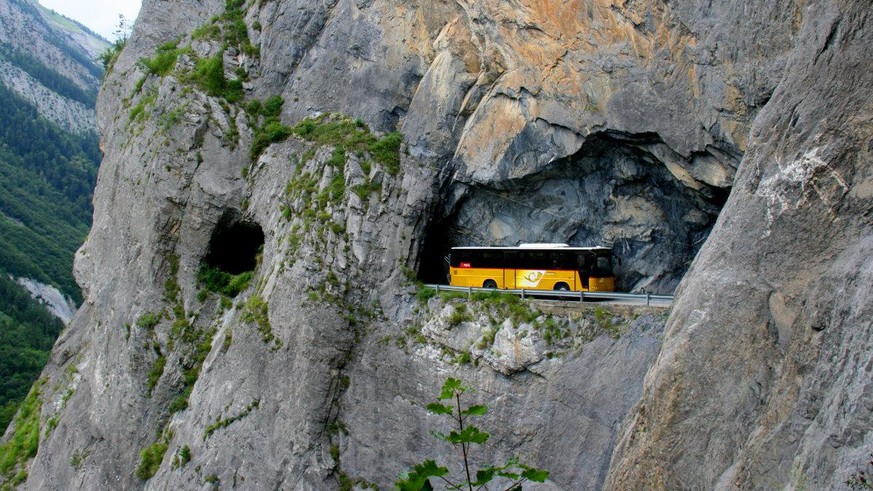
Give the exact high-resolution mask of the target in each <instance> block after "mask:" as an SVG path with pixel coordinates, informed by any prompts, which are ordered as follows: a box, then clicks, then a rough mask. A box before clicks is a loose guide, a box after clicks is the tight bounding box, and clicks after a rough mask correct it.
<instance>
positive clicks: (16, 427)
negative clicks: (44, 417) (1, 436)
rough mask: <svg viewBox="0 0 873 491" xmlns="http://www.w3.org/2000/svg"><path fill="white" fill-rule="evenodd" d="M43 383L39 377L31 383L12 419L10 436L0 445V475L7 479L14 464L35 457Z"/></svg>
mask: <svg viewBox="0 0 873 491" xmlns="http://www.w3.org/2000/svg"><path fill="white" fill-rule="evenodd" d="M43 384H45V379H39V380H37V381H36V382H35V383H34V384H33V387H32V388H31V389H30V393H28V394H27V397H26V398H25V399H24V401H23V402H22V403H21V405H20V406H19V407H18V414H17V415H16V416H15V419H14V420H13V421H12V427H13V430H12V435H11V437H10V438H9V439H8V440H6V442H4V443H3V444H2V445H0V476H5V477H6V478H7V479H8V478H11V477H12V475H11V473H12V471H14V470H15V468H16V466H18V465H20V464H24V463H25V462H27V461H28V460H30V459H32V458H33V457H35V456H36V452H37V450H38V449H39V431H40V428H39V424H40V412H41V411H42V400H41V396H42V386H43Z"/></svg>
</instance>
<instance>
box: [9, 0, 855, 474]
mask: <svg viewBox="0 0 873 491" xmlns="http://www.w3.org/2000/svg"><path fill="white" fill-rule="evenodd" d="M242 4H243V2H235V1H228V2H227V3H226V4H225V3H224V2H219V1H217V0H210V1H205V2H201V1H196V2H195V1H193V0H181V1H178V2H174V3H172V5H168V4H167V3H166V2H160V1H157V0H147V1H146V2H145V3H144V5H143V10H142V12H141V14H140V19H138V21H137V24H136V26H135V28H134V32H133V35H132V37H131V39H130V40H129V42H128V44H127V47H126V48H125V50H124V51H123V52H122V53H121V55H120V57H119V58H118V60H117V61H116V63H115V65H114V68H113V70H112V72H111V73H110V74H109V75H108V77H107V79H106V82H105V83H104V86H103V89H102V92H101V96H100V106H99V108H98V109H99V110H98V121H99V126H100V129H101V134H102V137H103V146H104V149H105V154H106V157H105V160H104V162H103V165H102V167H101V173H100V177H99V181H98V186H97V191H96V194H95V217H94V226H93V228H92V231H91V234H90V235H89V238H88V241H87V243H86V244H85V245H84V246H83V247H82V249H81V250H80V251H79V254H78V257H77V261H76V273H77V277H78V279H79V281H80V283H81V284H82V286H83V288H84V290H85V292H86V294H85V297H86V302H85V304H84V305H83V306H82V308H81V309H80V310H79V312H78V313H77V315H76V317H75V319H74V320H73V323H72V324H71V327H70V328H69V329H68V330H67V331H66V332H65V333H64V334H63V336H62V338H61V339H60V340H59V341H58V344H57V346H56V347H55V351H54V353H53V356H52V360H51V362H50V365H49V367H48V368H47V369H46V372H45V374H44V376H45V377H46V379H47V380H48V381H49V382H51V383H46V384H44V385H43V386H42V392H41V399H40V400H41V401H42V418H43V421H44V422H45V421H53V424H52V425H50V428H49V430H47V431H45V432H44V434H45V435H46V436H44V438H43V439H42V441H41V444H40V450H39V453H38V454H37V455H36V457H35V459H34V460H33V461H32V462H31V463H29V464H28V465H29V468H28V479H27V482H26V484H25V487H26V488H31V489H45V488H50V489H55V488H77V487H78V488H83V489H93V488H106V487H109V488H134V487H146V488H152V489H164V488H191V487H197V486H205V485H207V484H215V483H220V485H221V486H224V487H231V488H241V489H267V488H271V489H272V488H283V489H300V490H304V489H336V488H340V487H343V488H345V489H348V487H349V486H354V485H357V486H358V488H359V489H360V488H361V487H363V486H365V485H367V484H376V485H378V486H380V487H389V486H390V485H391V483H392V482H393V480H394V478H395V476H396V474H397V472H400V471H401V470H403V469H404V468H406V467H407V466H408V465H410V464H412V463H414V462H418V461H421V460H423V459H424V458H427V457H431V456H434V455H441V454H446V453H448V449H443V448H438V447H433V446H431V445H429V444H428V443H429V442H428V438H427V437H428V435H427V431H428V430H429V429H431V428H432V425H433V424H434V419H433V418H432V417H430V416H429V415H428V413H427V412H426V411H425V410H424V409H423V406H424V405H425V404H426V403H428V402H431V400H432V398H433V395H434V394H435V393H436V392H437V390H438V387H439V386H440V384H441V382H442V380H444V379H445V377H447V376H450V375H455V376H460V377H461V378H462V379H464V380H467V381H469V383H470V384H471V385H475V386H477V387H479V388H480V393H479V395H478V396H477V397H481V401H482V402H484V403H485V404H488V405H489V406H491V407H492V409H493V411H492V413H491V415H490V416H489V419H488V420H487V423H488V427H489V428H491V429H493V433H494V437H493V439H492V443H493V446H491V447H490V448H489V450H487V452H486V454H484V455H483V456H482V458H483V459H488V460H490V459H491V458H493V459H494V460H501V459H503V458H506V457H509V456H512V455H518V456H520V457H521V458H522V460H524V461H527V462H529V463H531V464H532V465H536V466H541V467H547V468H549V469H551V470H552V471H553V474H552V477H551V479H550V481H549V482H548V483H546V484H544V485H543V487H542V489H568V490H569V489H597V488H601V487H603V486H607V487H612V488H618V489H620V488H634V487H638V485H639V483H648V484H650V485H651V486H652V487H658V486H661V487H667V488H684V487H697V486H698V485H699V486H700V487H704V488H710V487H731V486H734V485H739V486H740V487H744V488H768V487H772V486H773V484H772V482H773V480H776V482H778V483H780V484H781V483H787V482H789V478H796V481H794V483H795V486H797V487H800V485H801V484H802V483H805V482H814V483H815V484H816V485H822V486H836V485H837V484H838V483H840V482H843V481H844V480H845V477H846V474H847V473H848V472H850V470H849V467H847V466H848V465H849V464H850V462H853V461H854V459H856V458H857V457H858V456H859V455H861V453H862V450H861V446H862V442H863V441H864V439H865V438H866V439H867V440H866V441H867V444H868V445H869V434H870V427H871V425H870V421H869V417H870V411H869V404H868V403H869V397H868V396H869V394H867V392H869V381H868V379H869V377H865V376H864V374H865V373H866V372H865V369H863V368H861V367H864V366H865V365H864V364H865V363H867V355H864V356H861V355H862V354H864V353H868V352H869V348H868V347H867V343H868V341H866V340H867V339H868V338H869V336H868V335H867V333H868V331H869V320H863V319H869V316H867V317H865V316H864V314H869V312H866V310H869V309H868V308H867V305H869V302H865V301H864V300H865V298H866V297H864V295H866V294H867V292H868V291H869V286H868V285H869V284H870V282H869V278H868V276H869V275H867V273H865V271H867V269H869V265H868V264H867V262H865V261H867V259H868V258H869V253H868V252H867V251H868V250H869V249H868V247H869V244H868V243H867V242H869V241H866V239H862V240H859V239H858V237H865V234H868V233H869V206H867V207H866V208H865V206H866V205H865V204H864V203H866V202H868V201H869V198H870V196H869V194H870V189H871V185H870V183H869V182H868V181H869V169H867V167H866V166H864V165H863V164H864V163H866V162H869V157H870V151H871V148H870V143H869V142H870V141H871V140H870V134H869V131H870V128H871V126H870V124H869V122H870V119H869V117H870V116H869V113H868V112H865V111H869V108H870V107H871V105H870V103H869V102H870V100H869V99H870V93H871V92H870V90H869V89H870V84H869V78H865V77H869V74H868V73H866V72H865V71H864V70H862V69H860V67H862V66H863V65H864V62H865V60H869V57H867V58H865V57H864V56H865V53H864V52H863V47H864V46H865V43H866V45H869V38H870V33H871V28H870V25H869V14H870V13H869V5H866V6H865V5H864V3H863V0H861V1H858V2H856V3H854V4H852V8H849V9H846V8H844V6H843V5H840V6H837V5H833V4H829V3H827V2H811V3H809V4H808V5H803V6H802V5H800V4H797V3H794V2H787V1H786V2H769V1H767V2H765V1H760V2H751V3H750V2H732V1H731V2H721V3H718V4H717V5H713V4H712V2H694V1H683V2H679V3H669V4H664V3H662V2H654V1H646V0H642V1H635V2H624V3H619V2H613V1H607V0H594V1H588V2H581V1H570V2H558V1H546V2H512V3H508V2H499V1H490V0H486V1H482V2H466V1H457V2H442V1H437V2H400V1H378V0H377V1H343V0H331V1H327V2H322V3H316V4H313V3H312V2H297V1H281V2H255V3H253V4H251V5H249V4H248V3H246V5H245V6H243V5H242ZM241 23H244V24H245V25H246V26H247V29H246V32H245V33H244V34H243V33H241V32H240V30H239V29H238V27H239V26H240V25H241ZM175 39H179V42H178V43H175V42H171V43H170V44H169V45H167V44H166V43H167V41H172V40H175ZM225 46H226V47H225ZM162 56H163V58H161V57H162ZM143 58H148V59H149V60H148V63H140V60H142V59H143ZM159 61H160V63H159ZM167 66H168V68H166V70H165V69H164V68H162V67H167ZM237 77H239V78H238V79H237ZM821 80H827V81H828V83H826V84H822V83H820V82H819V81H821ZM275 96H281V98H282V100H283V101H284V104H283V105H281V113H280V114H278V116H277V113H279V111H278V107H279V105H278V104H277V101H279V99H276V98H275ZM271 98H272V99H271ZM241 99H242V100H241ZM256 99H257V100H258V102H257V103H253V102H252V101H254V100H256ZM271 101H272V102H271ZM270 108H273V109H270ZM325 113H343V114H346V115H349V116H348V117H345V116H341V115H336V114H330V115H326V114H325ZM319 115H321V116H320V117H319ZM277 117H278V118H279V119H276V118H277ZM307 117H309V118H311V119H307V120H305V121H304V118H307ZM753 120H755V121H756V124H755V125H754V127H753V126H752V121H753ZM280 121H281V122H284V123H285V124H287V125H295V124H296V126H295V127H294V128H293V129H292V128H290V126H289V127H285V126H282V124H280ZM298 123H299V124H298ZM752 128H753V129H752ZM371 129H372V132H371ZM395 130H399V131H400V132H401V133H402V137H403V144H402V145H401V146H400V149H399V153H398V152H395V150H396V146H393V144H392V141H393V142H396V139H394V140H392V138H393V137H392V135H391V134H387V133H388V132H391V131H395ZM289 134H291V135H290V137H289ZM286 137H288V138H286ZM271 142H272V144H270V143H271ZM398 158H399V162H398ZM741 161H742V164H741V163H740V162H741ZM738 169H739V170H738ZM737 176H738V177H737ZM735 178H737V184H736V186H735V184H734V180H735ZM732 187H733V192H732V197H731V198H730V199H729V200H728V205H727V209H726V210H727V211H726V212H724V213H723V214H722V215H721V217H720V218H719V222H718V224H717V225H716V232H715V235H713V236H712V237H713V238H711V239H710V240H709V242H708V243H707V246H706V247H704V249H703V251H702V252H701V253H700V254H699V255H698V257H697V258H696V260H695V262H694V265H693V267H692V270H691V274H690V276H688V277H687V279H686V280H685V282H684V283H683V284H682V286H681V287H680V288H679V290H678V293H679V299H678V303H677V305H676V308H675V312H674V313H673V314H672V315H671V320H670V323H669V326H668V328H667V331H666V332H665V337H664V345H663V347H661V346H660V341H659V338H658V332H659V330H658V328H657V322H654V321H652V322H648V321H641V324H631V326H632V327H628V328H627V329H626V330H620V331H619V333H618V334H622V333H623V335H620V336H619V339H617V340H616V339H612V337H611V336H610V335H608V334H607V333H600V334H597V335H595V336H594V337H593V339H588V340H587V341H586V343H584V344H581V345H579V346H575V347H574V345H567V346H566V349H562V350H559V351H560V352H554V353H552V356H551V357H549V356H546V354H545V351H544V350H545V349H546V348H544V346H545V345H544V344H543V343H544V342H545V338H544V336H545V335H544V334H543V335H542V336H543V338H538V337H537V336H539V335H528V334H530V332H532V330H535V327H534V325H533V324H531V327H530V328H526V327H524V324H512V323H510V324H507V323H505V322H503V319H504V318H509V317H511V313H507V312H503V311H500V310H499V309H498V308H497V307H493V311H492V312H490V313H491V315H492V317H493V316H495V315H496V316H497V317H500V319H496V318H495V320H496V321H497V322H496V325H495V326H494V328H497V327H499V329H496V331H494V332H493V338H492V339H493V344H492V347H491V348H488V349H486V348H487V343H486V344H485V345H484V347H482V348H480V347H479V341H480V340H482V339H483V338H484V337H485V333H484V332H485V331H484V330H483V329H485V327H483V326H487V325H489V324H488V322H486V321H485V320H484V319H485V318H487V315H488V313H489V312H488V311H487V309H486V310H485V311H482V312H479V311H477V312H479V313H477V315H478V316H479V317H475V318H474V319H472V320H463V321H461V323H460V324H458V325H457V327H456V328H452V329H448V328H447V326H448V325H449V324H453V321H452V322H449V321H448V320H447V319H448V318H450V317H449V316H452V315H454V313H453V312H454V311H445V312H443V311H442V310H440V309H441V308H443V307H440V308H436V307H437V306H436V305H431V303H436V301H435V300H432V301H431V303H429V304H428V305H427V308H424V307H423V306H422V305H421V304H420V303H419V301H418V300H416V299H415V297H414V294H413V293H414V289H413V288H412V287H411V284H410V277H412V276H415V274H416V271H418V272H419V273H420V275H421V276H422V277H426V276H428V275H431V274H435V273H434V272H435V271H438V269H439V267H440V265H439V261H441V257H442V252H443V251H445V250H446V248H447V247H450V246H452V245H462V244H469V243H480V242H490V243H515V242H518V241H522V240H524V241H531V240H533V241H566V242H569V243H571V244H577V245H591V244H594V243H600V242H612V243H613V244H614V247H615V249H616V251H617V252H618V253H619V255H620V256H621V257H622V258H623V259H624V260H623V262H622V267H621V269H620V271H619V274H620V280H621V283H622V284H623V286H624V287H625V288H627V289H645V290H650V291H655V292H659V291H667V290H671V289H672V287H673V286H674V285H675V284H676V283H677V282H678V281H679V279H680V278H681V277H682V274H683V273H684V271H685V269H686V268H687V264H688V262H689V261H690V260H691V258H692V257H693V256H694V254H695V252H696V250H697V248H698V247H699V246H700V244H701V243H702V241H703V240H704V239H705V238H706V236H707V234H708V232H709V229H710V228H711V227H712V225H713V223H714V222H715V219H716V217H717V216H718V214H719V210H720V208H721V206H722V204H723V203H724V201H725V196H726V195H727V194H728V192H729V191H731V188H732ZM865 200H867V201H865ZM832 221H833V222H832ZM227 230H248V231H252V232H251V233H252V234H253V236H254V237H257V236H258V233H256V232H254V231H260V233H261V234H262V236H261V237H260V239H261V240H262V241H263V246H262V248H261V249H260V250H259V252H257V253H256V254H254V257H251V258H249V259H250V260H251V262H252V264H256V269H255V270H254V277H253V279H252V281H251V282H250V283H248V284H247V286H246V287H245V288H243V289H242V291H241V292H240V293H238V294H237V295H236V297H235V298H234V299H233V300H229V299H226V298H225V299H222V298H221V296H220V295H218V294H216V293H210V292H209V291H208V290H204V283H203V281H200V280H198V278H197V277H198V271H201V270H202V268H203V264H204V262H206V263H208V262H209V261H207V259H208V258H212V257H217V256H220V255H221V254H219V253H218V252H219V250H221V249H222V248H224V247H230V246H228V245H223V244H224V243H223V242H222V240H220V237H225V236H228V235H229V234H228V232H227ZM820 230H821V231H828V232H829V233H828V239H830V240H829V241H827V242H825V241H822V242H820V243H810V242H809V240H808V239H809V238H810V237H811V236H813V233H812V232H814V231H820ZM230 235H232V234H230ZM255 243H256V244H257V243H258V241H257V240H256V241H255ZM230 250H233V249H230ZM224 252H227V251H224ZM865 268H866V269H865ZM847 272H851V276H849V278H850V279H849V280H848V282H846V281H842V278H843V276H842V275H843V274H844V273H847ZM865 275H866V276H865ZM201 279H202V277H201ZM831 285H834V286H831ZM836 285H839V288H843V290H842V291H843V292H844V293H846V294H847V295H846V294H841V293H839V292H838V291H837V289H836V288H837V286H836ZM850 298H852V299H858V300H860V301H851V302H850V300H849V299H850ZM456 303H457V302H456ZM454 305H455V304H454V303H453V304H451V306H449V307H445V308H448V309H457V307H456V306H454ZM471 305H475V303H473V304H471ZM471 308H472V307H471ZM477 308H478V307H477ZM865 309H866V310H865ZM601 315H602V314H601ZM455 319H456V320H457V318H455ZM530 322H533V321H530ZM543 322H544V323H545V322H546V321H545V320H544V321H543ZM863 322H866V324H863V326H865V327H863V328H862V329H857V328H856V327H855V326H857V325H860V324H859V323H863ZM543 325H544V326H545V324H543ZM568 325H569V324H568ZM573 325H574V326H576V324H573ZM580 326H581V324H580ZM808 327H809V328H808ZM812 328H814V329H812ZM582 330H584V329H582V327H578V328H577V327H574V328H572V329H570V328H568V331H567V332H569V333H571V334H572V333H577V332H581V331H582ZM523 331H527V332H525V333H524V334H522V332H523ZM561 332H564V331H563V330H562V331H561ZM575 335H576V334H573V336H575ZM568 336H569V334H568ZM571 337H572V336H571ZM410 338H411V339H412V340H414V342H413V341H410ZM559 345H560V344H559ZM659 349H660V352H659ZM658 352H659V353H660V354H659V355H657V360H655V357H656V353H658ZM855 355H858V356H855ZM459 360H460V362H461V363H460V364H459ZM464 360H471V361H472V360H476V361H478V362H479V364H478V365H476V364H472V365H470V364H464V363H463V361H464ZM839 360H843V361H845V362H846V363H849V362H851V363H852V364H853V365H852V366H857V367H858V370H857V371H852V370H848V371H843V370H842V369H841V368H840V367H841V365H840V364H841V363H842V362H841V361H839ZM647 372H648V374H647V375H646V373H647ZM70 374H75V376H71V375H70ZM644 379H645V387H646V391H645V393H644V395H643V397H642V399H640V398H639V397H640V393H641V392H640V391H641V387H642V384H643V380H644ZM843 383H849V384H851V387H852V389H851V390H849V391H847V390H846V389H845V386H844V385H843ZM634 404H636V406H635V409H634V410H633V411H631V410H630V408H631V407H632V406H634ZM865 404H867V406H865ZM860 407H866V408H867V411H866V412H864V411H862V410H860V409H856V408H860ZM626 415H628V419H627V420H626V421H625V416H626ZM623 421H625V423H624V424H623V423H622V422H623ZM43 425H44V426H46V424H45V423H43ZM47 428H48V427H47ZM709 428H711V431H708V432H706V433H704V432H702V431H701V429H709ZM13 432H14V429H11V430H10V433H9V434H7V436H6V438H7V439H8V438H10V437H11V434H12V433H13ZM619 432H621V434H620V436H621V439H620V444H619V445H618V448H617V451H616V453H615V454H614V455H613V449H614V448H615V447H616V442H619V440H618V438H619ZM828 446H829V447H828ZM825 449H826V450H827V451H825ZM771 464H772V465H771ZM22 465H24V464H22ZM794 469H796V470H794ZM644 487H645V486H644ZM816 487H818V486H816Z"/></svg>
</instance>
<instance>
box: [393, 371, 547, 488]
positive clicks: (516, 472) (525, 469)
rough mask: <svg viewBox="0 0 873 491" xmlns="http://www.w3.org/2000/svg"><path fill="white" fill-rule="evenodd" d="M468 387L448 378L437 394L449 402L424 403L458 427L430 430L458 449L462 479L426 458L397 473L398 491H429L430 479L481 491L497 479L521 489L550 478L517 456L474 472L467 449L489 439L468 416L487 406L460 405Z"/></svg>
mask: <svg viewBox="0 0 873 491" xmlns="http://www.w3.org/2000/svg"><path fill="white" fill-rule="evenodd" d="M469 390H470V388H469V387H465V386H464V385H462V384H461V381H460V380H459V379H456V378H449V379H447V380H446V382H445V384H443V388H442V392H441V393H440V395H439V397H438V400H439V401H449V404H443V403H441V402H435V403H431V404H428V405H427V410H428V411H430V412H432V413H434V414H439V415H443V416H447V417H449V418H451V419H452V420H453V422H454V425H455V426H456V427H457V430H453V431H451V432H450V433H449V434H448V435H446V434H444V433H440V432H433V435H434V436H435V437H437V438H439V439H440V440H444V441H447V442H449V443H451V444H452V445H454V446H455V447H456V448H459V449H460V451H461V458H462V460H463V466H464V474H465V475H464V476H463V479H462V480H458V479H456V478H452V477H451V476H449V470H448V468H447V467H445V466H441V465H438V464H437V463H436V462H435V461H434V460H425V461H424V462H422V463H420V464H418V465H415V466H414V467H413V468H412V470H411V471H409V472H406V473H404V474H402V475H400V477H399V479H398V480H397V482H396V483H395V486H396V487H397V489H399V490H400V491H419V490H432V489H434V488H433V483H432V482H431V478H434V479H437V480H438V481H437V482H439V481H442V482H443V484H444V485H445V489H451V490H464V489H466V490H468V491H474V490H477V491H478V490H480V489H486V490H487V489H488V487H487V485H488V484H489V483H491V482H492V481H494V480H495V479H498V480H499V481H501V482H504V483H507V482H508V485H507V486H506V487H505V488H503V489H504V491H521V489H522V487H521V486H522V484H524V483H525V482H528V481H530V482H544V481H545V480H546V479H548V477H549V471H546V470H542V469H536V468H533V467H530V466H527V465H525V464H522V463H520V462H519V461H518V460H517V459H515V458H513V459H510V460H509V461H508V462H507V463H506V464H505V465H502V466H496V465H487V466H485V467H482V468H479V469H477V470H476V471H475V479H474V478H473V475H474V472H473V471H472V468H471V466H470V460H469V457H470V450H471V448H472V446H473V445H474V444H475V445H483V444H485V442H487V441H488V436H489V435H488V433H486V432H484V431H482V430H480V429H479V428H477V427H475V426H473V425H471V424H469V421H468V419H469V418H470V417H472V416H483V415H485V413H487V412H488V407H487V406H482V405H474V406H469V407H467V408H466V409H464V408H462V406H461V395H463V394H464V393H465V392H467V391H469Z"/></svg>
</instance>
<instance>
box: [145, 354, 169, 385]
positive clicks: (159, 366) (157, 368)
mask: <svg viewBox="0 0 873 491" xmlns="http://www.w3.org/2000/svg"><path fill="white" fill-rule="evenodd" d="M166 365H167V357H166V356H159V357H158V359H157V360H155V363H154V365H152V369H151V370H149V375H148V380H147V382H146V385H147V386H148V388H149V394H151V393H152V390H153V389H154V388H155V386H156V385H158V380H160V378H161V375H163V374H164V367H166Z"/></svg>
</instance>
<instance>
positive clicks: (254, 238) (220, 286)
mask: <svg viewBox="0 0 873 491" xmlns="http://www.w3.org/2000/svg"><path fill="white" fill-rule="evenodd" d="M263 249H264V231H263V229H262V228H261V226H260V225H258V224H257V223H256V222H254V221H252V220H248V219H245V218H244V217H243V216H242V215H241V214H240V213H239V212H238V211H236V210H228V211H226V212H225V213H224V214H223V215H222V216H221V218H220V219H219V220H218V223H217V224H216V225H215V228H214V229H213V231H212V235H211V237H210V239H209V246H208V248H207V250H206V254H205V255H204V256H203V260H202V261H201V263H200V270H199V271H198V273H197V280H198V283H199V284H200V286H201V287H203V288H204V289H205V290H207V291H213V292H217V293H221V294H222V295H227V296H230V297H234V296H236V295H237V294H239V293H240V292H241V291H242V290H245V289H246V288H247V287H248V284H249V282H250V281H251V279H252V277H253V276H254V271H255V269H256V268H257V266H258V264H259V263H260V258H261V254H262V253H263Z"/></svg>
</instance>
